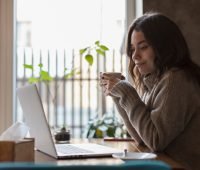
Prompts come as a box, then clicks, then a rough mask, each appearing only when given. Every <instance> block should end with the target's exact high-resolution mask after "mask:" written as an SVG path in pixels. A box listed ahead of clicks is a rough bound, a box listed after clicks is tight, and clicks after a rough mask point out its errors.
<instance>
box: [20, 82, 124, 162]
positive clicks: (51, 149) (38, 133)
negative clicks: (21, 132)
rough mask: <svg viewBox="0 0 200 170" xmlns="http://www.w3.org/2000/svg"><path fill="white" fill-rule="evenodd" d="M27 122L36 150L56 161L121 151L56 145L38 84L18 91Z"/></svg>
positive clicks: (93, 145)
mask: <svg viewBox="0 0 200 170" xmlns="http://www.w3.org/2000/svg"><path fill="white" fill-rule="evenodd" d="M17 96H18V99H19V101H20V104H21V107H22V110H23V114H24V118H25V122H26V124H27V125H28V126H29V128H30V135H31V137H34V138H35V148H36V149H37V150H39V151H41V152H43V153H46V154H48V155H50V156H52V157H54V158H56V159H65V158H86V157H107V156H111V155H112V154H113V153H122V151H121V150H118V149H115V148H112V147H108V146H103V145H100V144H95V143H81V144H71V143H69V144H56V143H54V140H53V136H52V134H51V131H50V127H49V125H48V122H47V119H46V116H45V112H44V109H43V105H42V100H41V98H40V95H39V92H38V89H37V86H36V84H33V85H28V86H23V87H21V88H18V89H17Z"/></svg>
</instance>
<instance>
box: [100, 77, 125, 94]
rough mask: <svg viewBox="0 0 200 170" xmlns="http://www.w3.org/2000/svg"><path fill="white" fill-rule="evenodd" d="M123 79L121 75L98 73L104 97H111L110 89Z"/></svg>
mask: <svg viewBox="0 0 200 170" xmlns="http://www.w3.org/2000/svg"><path fill="white" fill-rule="evenodd" d="M124 79H125V77H124V76H123V75H121V74H119V73H118V74H116V73H114V74H113V73H100V86H101V87H102V89H103V93H104V94H105V95H106V96H109V95H111V93H110V92H111V90H112V88H113V87H114V86H115V85H116V84H117V83H118V82H119V81H121V80H124Z"/></svg>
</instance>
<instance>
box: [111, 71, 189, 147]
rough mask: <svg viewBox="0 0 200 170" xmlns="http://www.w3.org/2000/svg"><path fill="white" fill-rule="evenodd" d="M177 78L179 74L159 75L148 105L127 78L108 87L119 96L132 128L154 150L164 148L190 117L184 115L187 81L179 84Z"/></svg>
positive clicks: (178, 78) (113, 93)
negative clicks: (159, 79)
mask: <svg viewBox="0 0 200 170" xmlns="http://www.w3.org/2000/svg"><path fill="white" fill-rule="evenodd" d="M181 80H182V79H181V78H180V76H174V75H173V76H170V75H168V76H165V77H164V78H162V80H161V81H160V82H159V83H158V84H157V85H156V87H155V89H154V92H153V93H152V96H151V100H152V105H151V108H149V107H147V106H146V105H145V104H144V103H143V101H142V100H141V99H140V97H139V96H138V94H137V92H136V90H135V89H134V88H133V87H132V85H131V84H130V83H129V82H127V81H124V80H122V81H120V82H119V83H118V84H116V85H115V86H114V87H113V89H112V91H111V94H112V95H113V96H115V97H117V98H119V104H120V106H121V107H122V108H123V109H124V110H125V112H126V113H127V115H128V118H129V120H130V122H131V125H132V126H133V128H134V129H135V130H136V131H137V133H138V134H139V136H140V137H141V138H142V140H143V141H144V143H145V144H146V145H147V146H148V147H149V148H150V149H152V150H154V151H162V150H164V149H165V148H166V147H167V146H168V144H169V143H170V142H172V140H174V139H175V138H176V137H177V136H178V135H179V134H180V133H181V132H182V131H183V129H184V126H185V124H186V123H187V122H188V121H189V119H190V117H191V115H187V107H188V106H186V103H187V100H188V99H187V98H188V95H183V94H184V93H185V94H186V89H187V87H186V86H187V85H182V86H180V82H181ZM124 114H125V113H124ZM186 115H187V116H186Z"/></svg>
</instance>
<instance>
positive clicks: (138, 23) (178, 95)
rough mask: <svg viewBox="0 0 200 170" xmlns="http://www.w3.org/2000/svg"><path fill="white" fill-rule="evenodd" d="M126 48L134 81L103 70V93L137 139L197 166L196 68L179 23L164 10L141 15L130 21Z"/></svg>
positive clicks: (199, 80) (199, 102) (199, 95)
mask: <svg viewBox="0 0 200 170" xmlns="http://www.w3.org/2000/svg"><path fill="white" fill-rule="evenodd" d="M126 53H127V56H128V58H129V74H130V76H131V78H132V80H133V85H132V84H131V83H129V82H128V81H126V80H120V79H118V78H115V77H113V76H110V75H109V74H106V73H103V74H101V76H100V78H101V80H100V84H101V86H102V87H103V90H104V93H105V95H110V96H112V98H113V100H114V102H115V104H116V106H117V109H118V111H119V113H120V115H121V117H122V119H123V121H124V123H125V125H126V127H127V130H128V131H129V133H130V135H131V136H132V137H133V138H134V139H135V140H136V142H138V143H144V144H145V145H146V146H147V147H149V148H150V149H151V150H153V151H158V152H161V151H162V152H165V153H167V154H168V155H170V156H171V157H172V158H173V159H175V160H176V161H179V162H180V163H182V164H183V165H184V166H185V167H186V168H187V169H191V170H199V169H200V162H199V159H200V133H199V130H200V67H199V66H198V65H196V64H195V63H194V62H193V61H192V60H191V58H190V52H189V49H188V46H187V44H186V41H185V39H184V37H183V35H182V33H181V31H180V30H179V28H178V26H177V25H176V24H175V23H174V22H173V21H171V20H170V19H169V18H167V17H166V16H164V15H162V14H159V13H147V14H144V15H143V16H141V17H140V18H138V19H136V20H135V21H134V22H133V24H132V25H131V26H130V29H129V32H128V37H127V47H126Z"/></svg>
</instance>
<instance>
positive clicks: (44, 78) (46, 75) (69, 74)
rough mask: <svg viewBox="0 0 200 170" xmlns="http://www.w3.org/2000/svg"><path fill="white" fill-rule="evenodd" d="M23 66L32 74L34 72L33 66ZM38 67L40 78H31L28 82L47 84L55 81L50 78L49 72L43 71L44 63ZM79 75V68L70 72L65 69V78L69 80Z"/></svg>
mask: <svg viewBox="0 0 200 170" xmlns="http://www.w3.org/2000/svg"><path fill="white" fill-rule="evenodd" d="M23 66H24V68H25V69H30V70H31V71H32V72H34V67H33V65H30V64H24V65H23ZM38 67H39V77H30V78H29V79H28V82H29V83H30V84H33V83H37V82H45V83H49V82H51V81H52V80H53V77H51V76H50V74H49V72H48V71H45V70H44V69H43V64H42V63H40V64H38ZM77 74H80V71H79V70H78V69H77V68H74V69H71V70H69V71H68V69H67V68H65V69H64V76H63V78H64V79H69V78H71V77H73V76H75V75H77Z"/></svg>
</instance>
